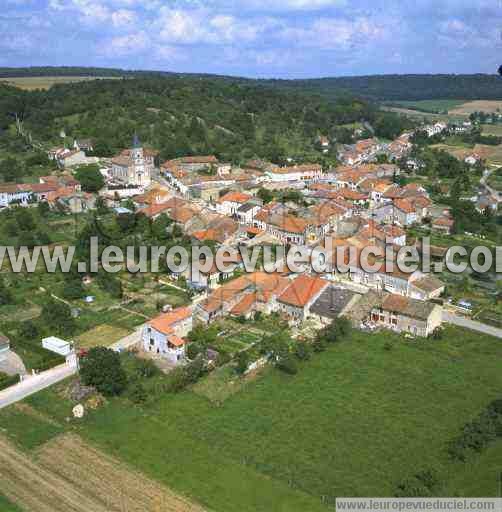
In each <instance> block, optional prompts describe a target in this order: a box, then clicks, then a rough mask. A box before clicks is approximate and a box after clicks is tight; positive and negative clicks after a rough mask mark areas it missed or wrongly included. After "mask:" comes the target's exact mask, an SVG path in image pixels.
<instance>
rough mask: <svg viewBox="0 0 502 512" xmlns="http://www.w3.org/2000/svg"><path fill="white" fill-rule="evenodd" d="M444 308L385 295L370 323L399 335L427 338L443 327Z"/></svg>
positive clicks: (372, 314) (397, 296)
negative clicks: (405, 334) (407, 334)
mask: <svg viewBox="0 0 502 512" xmlns="http://www.w3.org/2000/svg"><path fill="white" fill-rule="evenodd" d="M442 315H443V308H442V307H441V306H439V305H438V304H433V303H430V302H424V301H419V300H414V299H410V298H408V297H403V296H401V295H392V294H391V295H385V296H384V298H383V300H382V301H381V303H380V304H377V305H375V307H374V308H373V309H372V311H371V315H370V321H371V322H372V323H374V324H376V325H377V326H379V327H383V328H385V329H390V330H392V331H394V332H398V333H409V334H411V335H413V336H421V337H427V336H429V335H430V334H432V333H433V332H434V330H435V329H437V328H438V327H441V324H442Z"/></svg>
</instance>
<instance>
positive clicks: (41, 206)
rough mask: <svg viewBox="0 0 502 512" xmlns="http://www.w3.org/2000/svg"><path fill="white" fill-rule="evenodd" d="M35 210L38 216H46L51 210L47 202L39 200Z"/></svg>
mask: <svg viewBox="0 0 502 512" xmlns="http://www.w3.org/2000/svg"><path fill="white" fill-rule="evenodd" d="M37 211H38V214H39V215H40V217H42V218H45V217H47V215H48V214H49V212H50V211H51V209H50V206H49V203H48V202H47V201H40V202H39V203H38V206H37Z"/></svg>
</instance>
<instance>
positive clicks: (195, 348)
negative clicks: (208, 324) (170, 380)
mask: <svg viewBox="0 0 502 512" xmlns="http://www.w3.org/2000/svg"><path fill="white" fill-rule="evenodd" d="M203 351H204V349H203V347H202V345H200V343H189V344H188V347H187V357H188V359H195V358H196V357H197V356H199V355H200V354H202V352H203Z"/></svg>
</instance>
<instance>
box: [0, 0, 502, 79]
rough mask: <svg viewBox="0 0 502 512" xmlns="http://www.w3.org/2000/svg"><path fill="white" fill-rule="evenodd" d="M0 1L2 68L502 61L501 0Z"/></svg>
mask: <svg viewBox="0 0 502 512" xmlns="http://www.w3.org/2000/svg"><path fill="white" fill-rule="evenodd" d="M0 3H1V4H2V10H1V11H0V66H16V67H17V66H45V65H51V66H63V65H65V66H99V67H119V68H125V69H148V70H153V69H155V70H164V71H175V72H197V73H216V74H226V75H238V76H248V77H277V78H307V77H325V76H345V75H369V74H389V73H401V74H404V73H495V72H496V70H497V68H498V67H499V65H500V64H502V52H501V50H502V0H241V1H237V0H206V1H202V0H0ZM499 61H500V62H499Z"/></svg>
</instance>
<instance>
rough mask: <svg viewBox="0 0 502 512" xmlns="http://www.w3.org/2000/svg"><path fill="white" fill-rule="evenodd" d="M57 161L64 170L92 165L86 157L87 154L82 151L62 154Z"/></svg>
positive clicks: (75, 150)
mask: <svg viewBox="0 0 502 512" xmlns="http://www.w3.org/2000/svg"><path fill="white" fill-rule="evenodd" d="M56 159H57V163H58V166H59V167H60V168H62V169H68V168H69V167H75V166H77V165H85V164H88V163H91V161H90V160H89V159H88V158H87V157H86V156H85V153H84V152H83V151H82V150H81V149H73V150H71V151H68V152H63V153H60V154H58V155H57V157H56Z"/></svg>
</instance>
